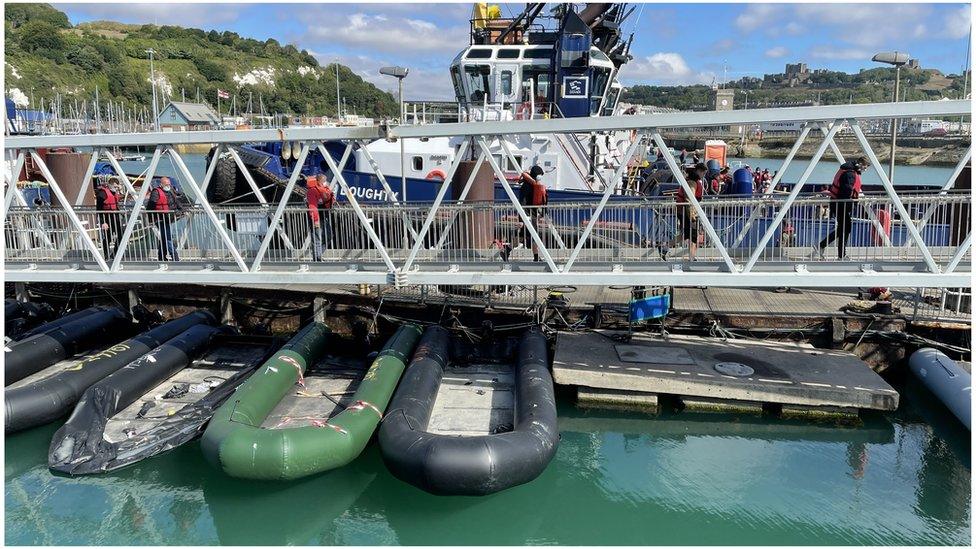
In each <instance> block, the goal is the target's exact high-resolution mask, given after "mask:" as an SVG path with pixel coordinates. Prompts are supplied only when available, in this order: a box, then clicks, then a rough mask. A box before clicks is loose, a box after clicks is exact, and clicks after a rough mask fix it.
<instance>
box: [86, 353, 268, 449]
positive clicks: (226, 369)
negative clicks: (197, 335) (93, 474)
mask: <svg viewBox="0 0 976 549" xmlns="http://www.w3.org/2000/svg"><path fill="white" fill-rule="evenodd" d="M266 352H267V347H265V346H261V345H240V344H236V345H230V344H228V345H220V346H217V347H214V348H213V349H211V350H209V351H207V353H206V354H205V355H203V356H202V357H200V358H198V359H196V360H194V361H193V362H192V363H191V364H190V365H189V366H187V367H186V368H184V369H182V370H180V371H179V372H177V373H176V375H174V376H173V377H171V378H169V379H167V380H165V381H163V382H162V383H160V384H159V385H157V386H155V387H153V388H152V390H150V391H149V392H148V393H146V394H145V395H143V396H142V397H141V398H139V399H138V400H136V401H135V402H133V403H132V404H130V405H129V406H127V407H126V408H125V409H123V410H122V411H120V412H119V413H117V414H115V415H114V416H112V417H111V418H110V419H109V420H108V422H106V424H105V431H104V432H103V433H102V438H104V439H105V440H106V441H107V442H112V443H115V442H121V441H123V440H125V439H127V438H130V436H129V435H126V433H125V431H127V430H129V429H134V430H135V435H138V434H139V433H142V432H144V431H147V430H149V429H150V428H152V427H155V426H156V425H158V424H159V423H160V422H162V421H163V420H165V419H166V418H168V417H170V416H171V415H173V414H175V413H176V412H178V411H180V410H181V409H183V408H184V407H185V406H187V405H188V404H193V403H194V402H196V401H198V400H200V399H202V398H203V397H205V396H207V395H208V394H210V392H209V391H207V392H202V393H193V392H189V391H188V392H187V393H186V394H185V395H183V396H181V397H179V398H167V399H163V398H162V396H163V395H164V394H166V393H167V392H168V391H169V390H170V389H172V388H173V386H174V385H176V384H178V383H188V384H190V385H194V384H198V383H203V382H204V381H206V380H208V379H210V378H211V377H212V376H216V377H219V378H221V381H222V380H226V379H228V378H229V377H231V376H233V375H234V374H236V373H237V372H238V371H239V370H240V369H241V368H245V367H247V366H249V365H251V364H253V363H254V362H256V361H258V360H260V359H261V357H262V356H264V354H265V353H266ZM147 402H153V403H154V406H153V407H152V408H150V409H149V411H148V412H146V417H142V418H137V417H136V415H137V414H138V413H139V410H141V409H142V407H143V405H144V404H145V403H147ZM130 432H131V431H130Z"/></svg>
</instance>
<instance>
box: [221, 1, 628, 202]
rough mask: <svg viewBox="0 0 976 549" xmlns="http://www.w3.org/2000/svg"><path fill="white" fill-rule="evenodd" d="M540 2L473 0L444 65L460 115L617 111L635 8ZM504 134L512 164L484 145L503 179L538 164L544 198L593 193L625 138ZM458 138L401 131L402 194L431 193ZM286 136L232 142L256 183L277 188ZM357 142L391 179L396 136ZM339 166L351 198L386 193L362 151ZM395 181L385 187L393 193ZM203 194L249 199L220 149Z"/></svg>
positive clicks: (286, 168)
mask: <svg viewBox="0 0 976 549" xmlns="http://www.w3.org/2000/svg"><path fill="white" fill-rule="evenodd" d="M545 7H546V4H545V3H532V4H528V5H527V6H526V8H525V10H524V11H522V13H520V14H519V15H518V16H516V17H515V18H512V19H504V18H501V17H500V14H499V11H498V10H497V8H496V9H494V10H492V9H491V8H488V7H486V6H485V5H483V4H479V5H476V7H475V10H474V13H473V16H472V18H471V20H470V44H469V45H468V47H466V48H465V49H464V50H462V51H461V52H460V53H459V54H458V55H457V56H456V57H455V58H454V61H453V62H452V63H451V68H450V72H451V80H452V83H453V85H454V91H455V96H456V100H457V103H458V110H459V112H460V115H461V118H462V120H467V121H483V120H527V119H544V118H580V117H587V116H608V115H612V114H615V113H616V111H617V107H618V102H619V100H620V93H621V91H622V90H623V88H622V86H621V85H620V83H619V81H618V75H619V73H620V68H621V67H622V66H623V65H624V64H625V63H626V62H627V61H629V60H630V59H631V55H630V45H631V43H632V41H633V34H630V35H629V36H627V37H625V36H624V34H623V33H622V31H621V27H622V25H623V23H624V22H625V21H626V20H627V18H628V17H629V16H630V15H631V14H632V13H633V12H634V8H633V7H628V6H627V5H626V4H610V3H592V4H588V5H586V6H585V7H584V8H583V9H582V10H581V11H579V12H577V11H576V9H575V8H574V6H573V5H571V4H558V5H556V6H555V7H554V8H552V9H551V10H550V13H549V15H543V14H542V13H543V10H544V9H545ZM508 139H509V141H507V145H508V147H509V149H510V150H511V151H512V153H513V155H514V156H515V160H516V161H517V163H518V164H520V165H515V164H513V163H512V162H511V161H510V159H508V158H505V157H504V156H503V148H502V146H501V144H500V143H498V142H497V141H496V142H492V143H490V144H489V148H490V149H491V151H492V154H493V156H494V157H495V158H496V159H498V160H499V161H500V165H501V167H502V170H503V171H504V172H505V174H506V178H508V179H515V178H517V177H518V174H519V173H520V172H521V171H522V169H527V168H528V166H530V165H533V164H538V165H539V166H541V167H542V168H543V170H544V172H545V177H544V178H543V180H544V181H545V184H546V185H547V187H548V188H549V199H550V200H551V201H558V200H590V199H592V198H593V193H599V192H602V191H603V189H602V188H600V183H599V178H598V177H597V172H600V173H601V174H602V175H603V176H604V177H605V178H607V179H609V176H610V174H611V173H612V171H613V168H612V167H611V166H612V164H613V162H612V160H613V159H615V158H619V157H620V156H621V155H622V154H623V150H624V149H625V148H626V147H627V146H629V145H630V142H631V136H630V134H629V132H622V133H619V134H597V135H590V134H585V135H553V136H549V135H524V136H512V137H510V138H508ZM461 142H462V140H461V138H431V139H406V140H404V143H403V148H404V151H405V154H406V155H407V157H408V161H407V162H406V163H405V164H406V166H405V168H406V171H405V175H406V200H408V201H430V200H433V198H434V196H435V194H436V192H437V189H438V188H439V186H440V182H441V181H443V178H444V177H445V175H446V172H447V170H448V169H449V167H450V165H451V163H452V162H453V161H454V159H455V157H456V155H457V153H458V149H459V148H460V146H461ZM294 145H295V144H293V143H280V142H277V143H270V142H269V143H252V144H245V145H240V146H237V147H235V149H236V151H237V152H238V154H239V155H240V157H241V159H242V160H243V161H244V164H245V165H246V166H247V167H248V168H249V169H250V170H251V173H252V175H254V177H255V180H256V182H257V184H258V186H260V187H262V188H265V187H269V188H279V189H280V188H281V187H283V186H284V185H285V183H286V182H287V181H288V178H289V177H290V176H291V173H292V169H293V168H294V163H293V162H290V160H293V159H294V158H295V157H296V156H297V152H298V151H297V150H296V149H295V147H294ZM366 148H367V149H368V151H369V155H370V156H372V158H373V160H375V163H376V165H377V167H378V169H379V170H380V171H381V172H382V173H383V174H384V176H386V177H387V178H388V179H390V180H392V179H394V178H396V179H399V178H400V176H401V158H400V144H399V143H391V142H389V141H387V140H384V139H380V140H376V141H374V142H372V143H370V144H369V145H367V147H366ZM326 149H327V150H328V152H329V153H330V154H332V155H333V158H334V159H336V160H337V161H338V160H339V158H340V157H341V155H342V152H343V149H344V146H343V145H341V144H339V143H335V144H331V143H330V144H327V146H326ZM212 153H213V152H212V151H211V154H212ZM211 158H212V157H211ZM347 166H348V169H346V170H344V171H343V175H344V176H345V178H346V180H347V182H348V183H349V185H350V187H351V189H352V192H354V193H356V198H357V199H358V200H359V201H361V202H385V201H389V199H390V197H389V196H387V193H386V192H384V189H383V186H382V184H381V183H380V181H379V178H378V177H377V176H376V175H375V171H374V169H373V167H372V166H371V163H370V162H369V161H368V159H367V156H366V153H365V152H364V151H362V150H357V151H355V152H354V153H353V155H352V157H351V158H350V160H349V164H347ZM327 172H328V168H327V167H326V166H325V161H324V159H323V158H322V157H321V155H320V154H319V152H318V151H313V152H310V154H309V158H308V160H307V161H306V163H305V165H304V166H303V167H302V174H304V175H313V174H319V173H327ZM299 181H301V180H299ZM396 187H397V188H396V189H394V194H399V192H400V190H399V186H396ZM296 192H297V196H295V197H294V198H295V199H296V200H297V199H299V198H300V197H301V196H303V195H304V188H302V187H301V185H298V186H296ZM207 194H208V198H209V199H210V200H211V201H215V202H221V203H231V202H238V201H239V202H254V201H255V199H254V197H253V191H252V189H251V188H250V186H249V185H248V184H247V181H246V180H245V179H244V178H243V176H242V174H241V173H240V171H239V170H238V169H237V166H236V163H235V162H234V159H233V158H232V156H231V155H230V154H228V153H225V154H224V155H223V156H222V157H221V158H220V159H219V162H218V165H217V169H216V173H215V176H214V181H213V183H212V184H211V185H210V187H209V188H208V190H207ZM496 196H497V197H498V198H504V197H505V196H506V195H505V194H504V190H503V188H502V186H501V185H500V184H496ZM267 198H268V199H269V200H270V199H271V197H270V196H268V197H267ZM339 198H340V199H342V196H341V193H340V197H339ZM396 198H397V200H401V199H402V198H403V197H399V196H397V197H396Z"/></svg>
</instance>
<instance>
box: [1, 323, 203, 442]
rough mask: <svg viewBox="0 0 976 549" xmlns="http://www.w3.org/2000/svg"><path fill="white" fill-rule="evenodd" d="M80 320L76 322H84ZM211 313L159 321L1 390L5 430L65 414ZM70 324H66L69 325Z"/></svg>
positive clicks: (52, 419)
mask: <svg viewBox="0 0 976 549" xmlns="http://www.w3.org/2000/svg"><path fill="white" fill-rule="evenodd" d="M86 320H87V319H81V320H80V321H78V322H85V321H86ZM215 322H216V321H215V319H214V316H213V315H212V314H210V313H209V312H207V311H196V312H193V313H190V314H187V315H184V316H181V317H180V318H177V319H175V320H171V321H169V322H166V323H164V324H161V325H159V326H157V327H155V328H153V329H151V330H149V331H146V332H144V333H142V334H139V335H137V336H135V337H133V338H131V339H127V340H126V341H123V342H122V343H118V344H116V345H112V346H111V347H108V348H107V349H103V350H101V351H99V352H97V353H94V354H91V355H88V356H86V357H84V358H82V359H81V360H78V361H73V362H69V363H68V364H64V363H58V364H55V365H54V366H51V367H50V368H47V369H46V370H43V371H41V372H38V373H36V374H34V375H32V376H29V377H27V378H25V379H23V380H22V381H20V382H18V383H15V384H14V385H12V386H10V387H8V388H6V389H5V390H4V406H5V408H6V418H5V424H4V427H5V429H6V432H8V433H9V432H12V431H19V430H22V429H28V428H30V427H36V426H38V425H44V424H45V423H49V422H51V421H54V420H55V419H58V418H59V417H62V416H65V415H67V414H68V413H69V412H70V411H71V409H72V408H73V407H74V405H75V403H76V402H78V399H79V398H80V397H81V394H82V393H84V392H85V390H86V389H88V388H89V387H91V386H92V385H93V384H94V383H95V382H97V381H99V380H101V379H102V378H104V377H105V376H107V375H109V374H111V373H112V372H115V371H116V370H118V369H119V368H122V367H123V366H125V365H127V364H129V363H130V362H132V361H133V360H135V359H137V358H139V357H141V356H142V355H144V354H146V353H148V352H149V351H151V350H153V348H155V347H158V346H160V345H162V344H163V343H165V342H167V341H169V340H170V339H173V338H174V337H176V336H178V335H180V334H181V333H183V332H185V331H186V330H188V329H189V328H191V327H193V326H196V325H197V324H214V323H215ZM71 325H74V323H71V324H69V326H71Z"/></svg>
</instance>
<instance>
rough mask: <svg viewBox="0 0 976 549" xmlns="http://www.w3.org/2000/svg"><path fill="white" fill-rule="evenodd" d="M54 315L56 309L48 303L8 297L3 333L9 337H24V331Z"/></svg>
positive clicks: (4, 309)
mask: <svg viewBox="0 0 976 549" xmlns="http://www.w3.org/2000/svg"><path fill="white" fill-rule="evenodd" d="M53 316H54V309H52V308H51V306H50V305H48V304H46V303H31V302H28V301H17V300H15V299H7V300H5V301H4V307H3V322H4V329H3V331H4V333H3V335H4V336H5V337H6V338H7V339H22V338H23V335H22V334H23V332H24V331H26V330H29V329H30V328H31V327H33V326H36V325H37V324H39V323H41V322H46V321H47V320H48V319H50V318H51V317H53Z"/></svg>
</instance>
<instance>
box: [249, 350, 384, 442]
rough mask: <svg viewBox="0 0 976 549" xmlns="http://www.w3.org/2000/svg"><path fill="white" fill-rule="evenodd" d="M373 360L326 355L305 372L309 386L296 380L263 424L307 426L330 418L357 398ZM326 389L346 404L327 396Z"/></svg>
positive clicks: (283, 426) (268, 425) (277, 427)
mask: <svg viewBox="0 0 976 549" xmlns="http://www.w3.org/2000/svg"><path fill="white" fill-rule="evenodd" d="M368 367H369V362H368V361H366V360H364V359H356V358H345V357H341V358H340V357H326V358H325V359H323V360H321V361H319V362H317V363H316V364H314V365H313V366H312V367H310V368H309V369H308V371H307V372H306V373H305V388H304V389H303V388H302V387H301V386H300V385H299V384H297V383H296V384H295V386H294V387H293V390H292V391H291V392H290V393H288V394H287V395H285V397H284V398H282V399H281V402H279V403H278V405H277V406H275V408H274V410H272V411H271V413H270V414H268V417H267V418H265V420H264V422H263V423H262V424H261V427H262V428H263V429H292V428H295V427H307V426H309V425H312V424H313V422H320V421H327V420H328V419H329V418H331V417H333V416H335V415H337V414H339V413H341V412H342V411H343V410H344V409H345V407H346V406H349V405H350V404H352V403H353V402H354V399H353V395H354V394H355V392H356V389H358V388H359V382H360V381H361V380H362V378H363V375H365V374H366V369H367V368H368ZM322 393H326V394H328V395H329V396H331V397H332V398H334V399H335V400H337V401H339V403H340V404H341V405H342V406H336V404H335V403H334V402H332V401H331V400H329V399H328V398H326V397H325V396H323V394H322Z"/></svg>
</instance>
